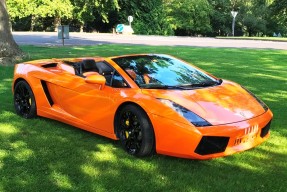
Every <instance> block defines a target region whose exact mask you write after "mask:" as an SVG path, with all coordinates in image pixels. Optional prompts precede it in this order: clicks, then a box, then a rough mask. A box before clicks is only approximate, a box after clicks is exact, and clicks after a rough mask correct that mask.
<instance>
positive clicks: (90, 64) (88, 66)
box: [82, 59, 99, 73]
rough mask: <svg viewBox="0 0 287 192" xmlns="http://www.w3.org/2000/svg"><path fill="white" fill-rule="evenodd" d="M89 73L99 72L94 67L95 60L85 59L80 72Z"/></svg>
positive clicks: (95, 66)
mask: <svg viewBox="0 0 287 192" xmlns="http://www.w3.org/2000/svg"><path fill="white" fill-rule="evenodd" d="M90 71H94V72H99V69H98V67H97V65H96V62H95V60H93V59H85V60H83V61H82V72H83V73H84V72H90Z"/></svg>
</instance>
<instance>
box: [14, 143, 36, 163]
mask: <svg viewBox="0 0 287 192" xmlns="http://www.w3.org/2000/svg"><path fill="white" fill-rule="evenodd" d="M10 146H11V149H13V156H14V158H15V159H16V160H18V161H27V160H28V159H29V158H31V157H32V156H33V151H32V150H31V149H28V148H27V144H26V143H25V142H23V141H16V142H14V143H11V144H10Z"/></svg>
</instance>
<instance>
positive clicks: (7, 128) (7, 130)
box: [0, 123, 18, 136]
mask: <svg viewBox="0 0 287 192" xmlns="http://www.w3.org/2000/svg"><path fill="white" fill-rule="evenodd" d="M0 127H1V129H0V134H1V136H3V135H13V134H17V133H18V130H17V128H15V127H14V126H13V125H11V124H9V123H0Z"/></svg>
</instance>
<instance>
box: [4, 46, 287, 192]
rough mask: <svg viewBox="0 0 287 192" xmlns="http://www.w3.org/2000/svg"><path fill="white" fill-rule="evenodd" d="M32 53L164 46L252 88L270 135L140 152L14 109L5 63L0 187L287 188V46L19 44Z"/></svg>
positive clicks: (82, 53)
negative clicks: (217, 149) (225, 147)
mask: <svg viewBox="0 0 287 192" xmlns="http://www.w3.org/2000/svg"><path fill="white" fill-rule="evenodd" d="M22 49H23V50H24V51H25V52H26V53H28V54H29V55H30V58H29V59H31V60H32V59H41V58H52V57H53V58H60V57H82V56H97V55H98V56H112V55H120V54H130V53H146V52H150V53H167V54H171V55H174V56H176V57H179V58H182V59H184V60H187V61H190V62H192V63H194V64H195V65H197V66H199V67H201V68H203V69H204V70H206V71H208V72H210V73H212V74H214V75H216V76H218V77H221V78H224V79H229V80H233V81H236V82H238V83H240V84H242V85H244V86H246V87H247V88H249V89H250V90H251V91H252V92H254V93H255V94H256V95H257V96H259V97H260V98H261V99H262V100H263V101H265V103H266V104H267V105H268V106H269V107H270V108H271V110H272V111H273V113H274V119H273V122H272V126H271V137H270V138H269V140H267V142H265V143H263V144H261V145H260V146H258V147H256V148H254V149H251V150H248V151H245V152H242V153H238V154H235V155H232V156H228V157H224V158H217V159H212V160H206V161H196V160H188V159H180V158H173V157H167V156H163V155H155V156H153V157H149V158H143V159H137V158H135V157H133V156H129V155H128V154H126V153H125V152H124V151H123V150H122V149H121V147H120V144H119V142H117V141H113V140H109V139H106V138H104V137H101V136H98V135H95V134H91V133H89V132H86V131H83V130H80V129H76V128H74V127H72V126H69V125H66V124H63V123H60V122H57V121H53V120H50V119H45V118H40V117H38V118H36V119H32V120H25V119H22V118H21V117H19V116H17V115H15V112H14V108H13V99H12V98H13V97H12V92H11V83H12V78H13V68H12V67H3V66H1V67H0V178H1V179H0V191H19V192H20V191H21V192H23V191H148V192H150V191H198V192H205V191H238V192H242V191H244V192H245V191H250V192H254V191H266V192H269V191H276V192H277V191H282V192H283V191H284V192H285V191H286V188H287V51H278V50H254V49H223V48H191V47H173V46H165V47H163V46H162V47H158V46H129V45H99V46H87V47H33V46H22Z"/></svg>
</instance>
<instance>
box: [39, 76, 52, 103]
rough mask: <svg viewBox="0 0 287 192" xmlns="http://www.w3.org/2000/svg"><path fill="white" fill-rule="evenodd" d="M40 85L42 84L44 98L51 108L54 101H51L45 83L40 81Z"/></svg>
mask: <svg viewBox="0 0 287 192" xmlns="http://www.w3.org/2000/svg"><path fill="white" fill-rule="evenodd" d="M41 84H42V87H43V90H44V92H45V95H46V98H47V100H48V101H49V104H50V106H51V107H52V106H53V105H54V101H53V99H52V97H51V95H50V92H49V90H48V86H47V83H46V81H43V80H41Z"/></svg>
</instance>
